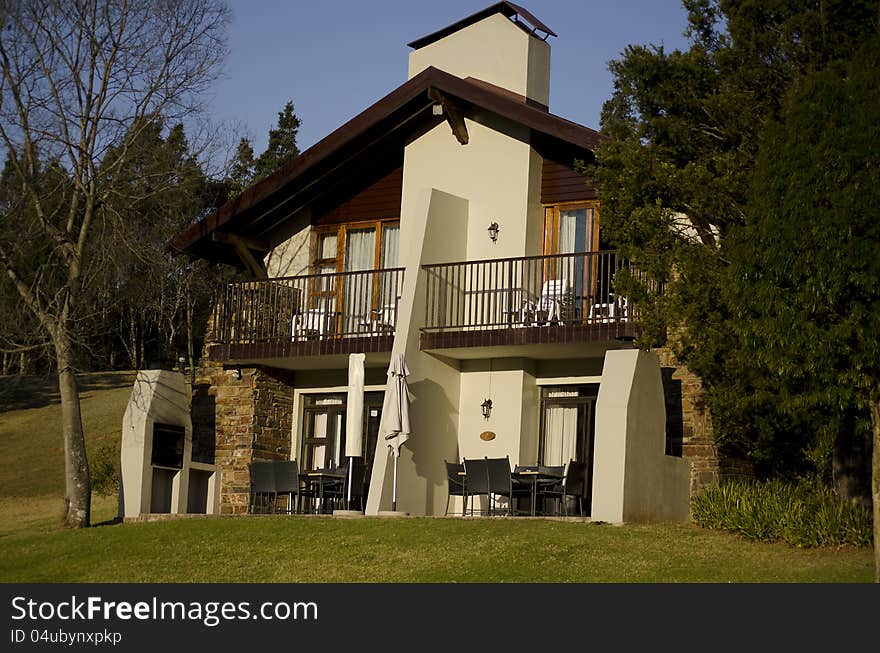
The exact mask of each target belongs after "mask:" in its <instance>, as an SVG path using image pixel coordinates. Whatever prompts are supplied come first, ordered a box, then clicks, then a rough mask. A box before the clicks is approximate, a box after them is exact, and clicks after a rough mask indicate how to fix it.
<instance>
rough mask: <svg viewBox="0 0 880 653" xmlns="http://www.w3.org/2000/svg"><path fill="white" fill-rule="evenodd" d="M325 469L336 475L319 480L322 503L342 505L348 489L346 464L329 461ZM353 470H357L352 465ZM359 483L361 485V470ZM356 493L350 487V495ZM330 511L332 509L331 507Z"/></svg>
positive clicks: (323, 507) (322, 507)
mask: <svg viewBox="0 0 880 653" xmlns="http://www.w3.org/2000/svg"><path fill="white" fill-rule="evenodd" d="M327 469H328V470H330V471H332V472H334V473H335V474H336V475H337V476H335V477H334V478H328V479H323V480H322V481H321V483H322V485H323V497H324V503H325V504H326V503H328V502H329V504H330V506H331V507H336V506H341V505H344V504H343V502H344V501H345V497H346V492H347V490H348V485H347V482H348V465H347V464H346V465H340V466H336V465H334V464H333V462H332V461H330V464H328V465H327ZM352 470H353V472H355V473H356V472H357V470H355V469H354V467H352ZM361 474H362V475H361V483H360V485H361V486H363V472H361ZM354 494H356V490H355V488H354V487H352V495H354ZM321 509H322V510H324V509H325V506H321ZM331 512H332V509H331Z"/></svg>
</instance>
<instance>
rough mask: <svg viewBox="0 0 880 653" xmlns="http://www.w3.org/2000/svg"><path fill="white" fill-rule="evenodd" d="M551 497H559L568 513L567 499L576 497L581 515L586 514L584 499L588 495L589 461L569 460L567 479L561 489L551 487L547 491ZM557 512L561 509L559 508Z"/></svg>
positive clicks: (566, 472)
mask: <svg viewBox="0 0 880 653" xmlns="http://www.w3.org/2000/svg"><path fill="white" fill-rule="evenodd" d="M545 494H546V495H547V496H549V497H553V498H557V499H559V503H560V506H561V507H562V509H563V511H564V513H565V514H566V515H568V505H567V504H566V499H568V498H570V497H571V498H574V499H576V500H577V502H578V508H579V511H580V515H581V517H583V516H584V499H585V498H586V497H587V463H585V462H579V461H576V460H570V461H568V467H567V468H566V471H565V481H564V482H563V484H562V488H560V489H558V490H557V489H550V490H548V491H547V492H546V493H545ZM556 512H557V514H559V510H558V509H557V511H556Z"/></svg>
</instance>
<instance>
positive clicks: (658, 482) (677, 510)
mask: <svg viewBox="0 0 880 653" xmlns="http://www.w3.org/2000/svg"><path fill="white" fill-rule="evenodd" d="M665 429H666V408H665V404H664V399H663V385H662V380H661V375H660V363H659V361H658V360H657V356H656V355H655V354H652V353H648V352H644V351H640V350H635V349H628V350H613V351H608V352H607V353H606V355H605V365H604V368H603V371H602V382H601V385H600V386H599V397H598V399H597V402H596V439H595V447H594V463H593V502H592V510H591V516H592V518H593V520H596V521H608V522H613V523H621V522H625V521H688V519H689V518H690V506H689V501H690V489H689V488H690V462H688V461H685V460H682V459H680V458H674V457H671V456H666V455H665V444H666V443H665Z"/></svg>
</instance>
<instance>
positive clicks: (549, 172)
mask: <svg viewBox="0 0 880 653" xmlns="http://www.w3.org/2000/svg"><path fill="white" fill-rule="evenodd" d="M598 196H599V195H598V192H597V189H596V186H595V185H593V184H590V183H588V180H587V178H586V177H585V176H584V175H582V174H581V173H579V172H577V171H576V170H575V169H574V159H572V160H571V161H570V162H567V163H562V162H560V161H558V160H554V159H550V158H547V157H544V165H543V168H542V170H541V203H542V204H560V203H562V202H578V201H581V200H594V199H597V198H598Z"/></svg>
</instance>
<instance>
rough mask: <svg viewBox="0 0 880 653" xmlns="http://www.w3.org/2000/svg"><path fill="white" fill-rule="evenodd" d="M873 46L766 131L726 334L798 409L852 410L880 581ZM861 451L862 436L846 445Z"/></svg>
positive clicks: (831, 71)
mask: <svg viewBox="0 0 880 653" xmlns="http://www.w3.org/2000/svg"><path fill="white" fill-rule="evenodd" d="M878 152H880V39H875V40H874V41H873V42H870V43H869V44H868V45H867V46H866V47H864V48H863V49H862V51H861V52H859V53H858V54H857V55H856V56H855V58H854V59H853V61H852V62H851V63H850V64H849V65H847V66H844V65H842V64H837V65H831V66H828V67H827V68H826V69H824V70H822V71H820V72H818V73H814V74H812V75H808V76H806V77H805V78H803V79H802V80H801V81H800V83H799V84H798V85H797V87H796V88H793V89H792V91H791V92H789V94H788V95H787V101H786V102H785V104H784V106H783V110H782V113H781V116H780V119H779V120H778V121H774V122H773V123H771V124H770V125H769V126H768V128H767V129H766V131H765V134H764V137H763V140H762V143H761V148H760V154H759V157H758V160H757V164H756V174H755V175H754V183H753V186H752V190H751V193H750V202H749V212H748V217H747V222H746V225H745V227H743V228H742V229H738V230H737V231H736V232H734V234H733V235H732V238H731V240H732V244H731V253H732V265H731V272H732V274H731V278H732V280H733V281H734V283H733V284H732V288H733V289H734V292H733V299H734V302H733V305H734V306H735V307H736V309H737V310H736V318H735V320H734V328H735V330H736V332H737V334H738V335H739V336H740V342H741V343H742V345H743V347H744V349H745V352H746V354H747V355H748V357H749V358H750V359H751V360H752V362H753V365H754V366H755V367H756V368H757V369H758V370H759V371H760V372H761V373H763V374H766V375H768V376H769V377H770V378H771V379H774V380H775V381H776V384H777V385H778V386H779V387H782V388H791V387H798V388H799V392H798V394H797V399H798V400H799V408H800V409H801V410H803V409H804V408H805V407H807V408H809V407H818V408H819V409H820V410H822V411H823V412H824V413H825V414H830V415H835V414H839V413H841V411H846V410H847V409H849V407H851V406H855V407H856V408H858V409H859V410H861V411H864V414H865V415H867V416H870V421H871V426H872V430H873V450H874V454H873V492H872V493H873V503H874V541H875V556H876V563H877V564H876V569H877V577H876V580H877V582H880V546H876V543H877V542H878V541H880V221H878V219H877V206H878V205H880V165H878ZM844 435H845V436H846V437H848V438H850V439H853V440H854V442H852V443H851V444H852V445H853V446H854V447H855V448H857V449H860V450H863V451H868V450H870V448H871V445H870V444H869V443H868V442H866V441H865V438H864V435H865V434H864V433H863V432H860V431H859V430H858V429H852V430H851V431H850V432H849V433H845V434H844Z"/></svg>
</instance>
